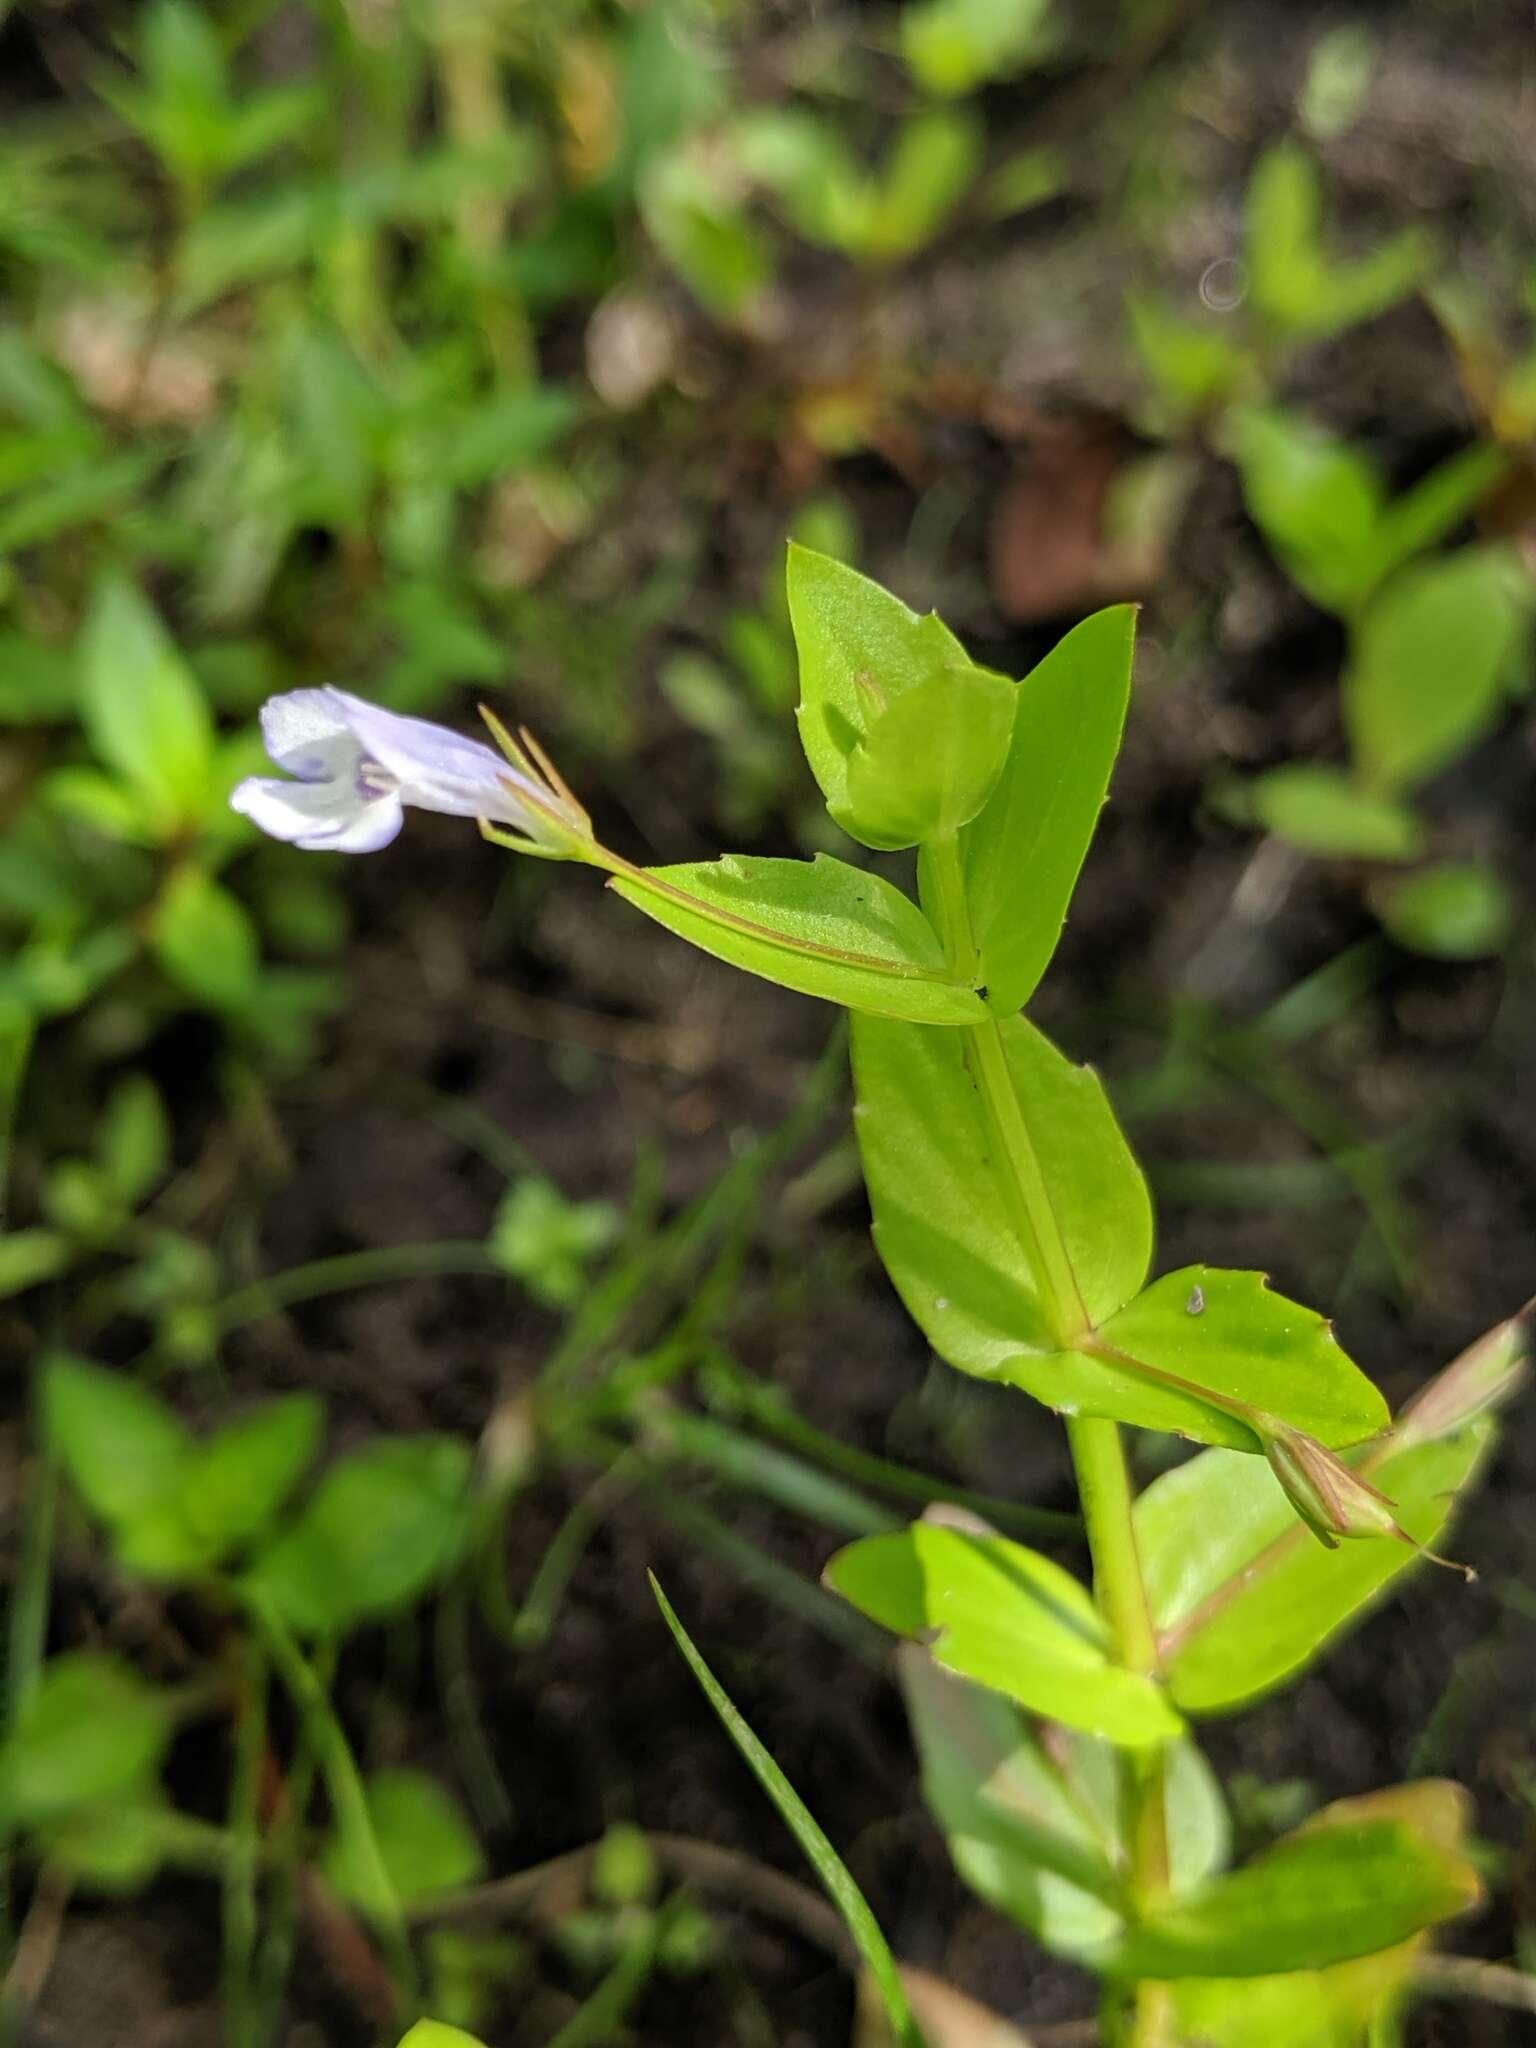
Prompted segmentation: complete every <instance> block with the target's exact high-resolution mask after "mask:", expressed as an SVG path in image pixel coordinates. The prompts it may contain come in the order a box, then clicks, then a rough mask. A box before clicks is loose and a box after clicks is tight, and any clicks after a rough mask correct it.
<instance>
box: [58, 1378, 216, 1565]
mask: <svg viewBox="0 0 1536 2048" xmlns="http://www.w3.org/2000/svg"><path fill="white" fill-rule="evenodd" d="M42 1413H43V1427H44V1430H45V1432H46V1434H47V1438H48V1444H49V1447H50V1449H51V1450H52V1451H53V1454H54V1456H55V1457H56V1458H57V1459H58V1460H59V1462H60V1464H61V1465H62V1466H63V1467H64V1470H65V1471H66V1472H67V1473H68V1475H69V1477H70V1479H71V1481H72V1482H73V1484H74V1486H75V1488H76V1490H77V1491H78V1492H79V1494H80V1496H81V1498H82V1499H83V1500H84V1502H85V1504H86V1506H87V1507H88V1508H90V1509H91V1510H92V1512H93V1513H94V1514H97V1515H99V1516H100V1517H101V1519H102V1520H103V1521H104V1522H108V1523H110V1524H111V1525H112V1526H113V1528H114V1529H116V1530H121V1529H124V1528H127V1527H129V1526H131V1525H132V1524H133V1522H134V1521H135V1520H137V1518H138V1517H139V1516H140V1515H143V1514H146V1513H148V1512H149V1511H151V1510H152V1509H154V1508H155V1507H156V1505H157V1504H158V1503H159V1501H160V1500H162V1499H163V1498H164V1497H165V1496H166V1495H167V1494H168V1493H170V1492H172V1491H173V1490H174V1488H175V1487H176V1485H177V1483H178V1481H179V1479H180V1477H181V1474H182V1472H183V1470H184V1468H185V1465H186V1461H187V1459H188V1457H189V1455H190V1453H191V1451H192V1439H191V1437H190V1436H189V1435H188V1433H187V1430H186V1428H185V1427H184V1425H183V1424H182V1423H181V1421H180V1420H179V1419H178V1418H177V1417H176V1416H175V1415H173V1414H172V1412H171V1410H170V1409H169V1408H167V1407H166V1405H165V1403H164V1402H163V1401H160V1400H158V1399H157V1398H156V1397H155V1395H153V1394H151V1393H150V1392H149V1391H148V1389H147V1388H145V1387H141V1386H139V1385H138V1383H137V1382H136V1381H134V1380H132V1379H130V1378H129V1377H128V1375H127V1374H126V1373H124V1372H109V1371H108V1370H107V1369H106V1368H105V1367H103V1366H99V1365H92V1364H90V1363H89V1362H88V1361H87V1360H85V1359H83V1358H66V1357H55V1358H51V1359H49V1360H48V1361H47V1363H46V1364H45V1365H44V1367H43V1380H42Z"/></svg>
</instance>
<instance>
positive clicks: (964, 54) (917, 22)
mask: <svg viewBox="0 0 1536 2048" xmlns="http://www.w3.org/2000/svg"><path fill="white" fill-rule="evenodd" d="M1049 11H1050V0H910V4H909V5H907V6H905V7H903V8H902V10H901V54H902V58H903V60H904V61H905V63H906V66H907V69H908V70H909V71H910V72H911V73H912V76H913V77H914V78H915V79H916V80H917V82H918V84H919V85H920V86H922V88H923V90H924V91H925V92H931V93H939V94H942V95H944V96H945V97H946V98H949V97H958V96H960V95H961V94H963V93H971V92H974V91H975V90H976V88H977V87H978V86H979V85H984V84H985V83H986V81H987V80H988V79H989V78H997V77H1001V76H1002V75H1003V74H1005V73H1006V72H1009V71H1012V70H1014V69H1016V68H1017V67H1018V66H1019V65H1020V64H1022V63H1024V62H1026V61H1027V59H1028V58H1029V57H1030V55H1031V54H1032V53H1033V52H1034V51H1035V50H1036V49H1037V48H1041V47H1044V43H1045V29H1046V17H1047V15H1048V13H1049Z"/></svg>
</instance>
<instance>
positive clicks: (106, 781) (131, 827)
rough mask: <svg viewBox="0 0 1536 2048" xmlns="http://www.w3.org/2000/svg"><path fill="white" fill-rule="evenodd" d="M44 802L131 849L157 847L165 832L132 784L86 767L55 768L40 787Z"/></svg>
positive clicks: (82, 765)
mask: <svg viewBox="0 0 1536 2048" xmlns="http://www.w3.org/2000/svg"><path fill="white" fill-rule="evenodd" d="M38 793H39V795H40V796H41V797H42V799H43V801H44V802H45V803H47V804H49V805H50V806H51V807H52V808H53V809H54V810H56V811H59V812H61V813H62V814H63V815H64V816H65V817H66V818H71V819H73V820H75V821H76V822H77V823H78V824H81V825H83V826H84V827H85V828H86V830H87V831H89V832H96V833H99V834H100V835H101V837H102V838H103V839H120V840H122V841H123V843H124V844H125V845H128V846H155V845H158V844H159V842H160V840H161V838H162V837H163V836H164V828H163V826H162V824H161V822H160V820H159V819H158V817H157V816H156V814H155V812H154V811H153V810H152V809H151V808H150V806H149V804H148V803H147V802H146V801H145V799H144V798H143V797H142V796H141V795H140V794H139V792H138V791H137V790H136V789H134V787H133V786H132V784H131V783H127V782H122V781H119V780H118V779H117V777H116V776H112V775H108V774H107V773H106V772H105V771H104V770H103V769H100V768H91V767H89V766H87V765H85V764H84V763H80V764H77V765H74V766H69V767H64V768H55V769H53V770H51V771H50V772H49V773H48V774H46V775H44V776H43V777H42V778H41V780H40V782H39V783H38Z"/></svg>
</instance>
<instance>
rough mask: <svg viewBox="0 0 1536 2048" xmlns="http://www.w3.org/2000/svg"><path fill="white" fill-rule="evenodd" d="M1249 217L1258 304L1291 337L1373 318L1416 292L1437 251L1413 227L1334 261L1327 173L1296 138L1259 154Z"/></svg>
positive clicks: (1252, 273) (1337, 330) (1335, 331)
mask: <svg viewBox="0 0 1536 2048" xmlns="http://www.w3.org/2000/svg"><path fill="white" fill-rule="evenodd" d="M1247 216H1248V249H1247V254H1248V277H1249V291H1250V295H1251V298H1252V302H1253V306H1254V310H1255V311H1256V312H1257V313H1258V314H1259V315H1260V317H1261V319H1262V320H1263V321H1264V322H1265V323H1266V324H1267V325H1269V326H1270V327H1271V328H1273V329H1275V330H1276V331H1277V332H1278V333H1279V334H1281V335H1285V336H1290V337H1296V338H1300V337H1305V336H1310V337H1313V338H1319V337H1321V336H1323V335H1328V334H1339V333H1342V332H1343V330H1344V329H1345V328H1347V327H1352V326H1354V325H1355V324H1356V323H1357V322H1359V321H1362V320H1369V319H1370V318H1372V317H1373V316H1374V315H1375V314H1377V313H1380V312H1382V311H1384V310H1385V309H1386V308H1387V307H1388V306H1390V305H1393V304H1394V303H1395V302H1396V301H1397V300H1398V299H1400V298H1402V297H1403V296H1404V295H1405V294H1406V293H1408V292H1410V291H1412V289H1413V287H1414V285H1415V284H1416V283H1417V282H1418V280H1419V278H1420V277H1421V276H1422V274H1423V271H1424V268H1425V265H1426V263H1427V262H1428V260H1429V256H1430V253H1431V252H1430V245H1429V242H1428V239H1427V237H1426V236H1424V235H1423V234H1422V233H1420V232H1419V231H1417V230H1416V229H1407V230H1405V231H1404V232H1403V233H1402V234H1399V235H1394V236H1392V238H1391V239H1390V240H1389V241H1387V242H1385V243H1383V244H1382V246H1381V247H1380V248H1379V249H1377V250H1375V251H1374V252H1373V253H1372V254H1371V255H1370V256H1367V257H1365V258H1364V259H1363V260H1361V261H1360V262H1357V263H1340V262H1335V261H1334V260H1333V259H1332V258H1331V257H1330V256H1329V254H1328V251H1327V248H1326V246H1325V244H1324V240H1323V187H1322V179H1321V176H1320V174H1319V172H1318V168H1317V165H1316V163H1315V161H1314V160H1313V158H1312V157H1311V155H1310V154H1309V153H1308V152H1307V150H1306V149H1304V148H1303V147H1302V146H1301V144H1299V143H1296V142H1290V141H1287V142H1279V143H1275V144H1274V145H1273V146H1272V147H1271V148H1269V149H1267V150H1266V151H1265V152H1264V154H1263V156H1262V157H1261V158H1260V159H1259V162H1258V165H1257V167H1256V168H1255V170H1254V174H1253V177H1252V179H1251V180H1250V182H1249V186H1248V201H1247Z"/></svg>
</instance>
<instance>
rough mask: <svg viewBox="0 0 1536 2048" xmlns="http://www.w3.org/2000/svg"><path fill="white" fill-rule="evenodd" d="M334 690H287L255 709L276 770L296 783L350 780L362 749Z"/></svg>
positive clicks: (338, 694)
mask: <svg viewBox="0 0 1536 2048" xmlns="http://www.w3.org/2000/svg"><path fill="white" fill-rule="evenodd" d="M341 700H342V692H341V691H340V690H332V689H321V690H288V691H286V692H285V693H284V695H282V696H281V697H269V698H268V699H267V701H266V703H265V704H263V705H262V707H261V732H262V737H263V739H264V740H265V741H266V744H267V752H268V754H270V755H271V757H272V759H273V760H274V761H275V762H276V763H277V765H278V767H279V768H286V769H287V771H288V773H289V774H290V775H297V776H298V778H299V780H300V781H301V782H324V781H326V780H327V779H328V778H330V777H332V776H337V777H341V778H344V779H346V780H348V781H350V780H351V778H352V775H353V773H354V772H355V770H356V768H357V764H358V762H359V760H360V759H361V758H362V749H361V746H360V745H359V742H358V740H357V737H356V735H355V734H354V732H353V730H352V724H351V721H350V719H349V718H348V717H347V714H346V710H345V709H344V707H343V703H342V701H341Z"/></svg>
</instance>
